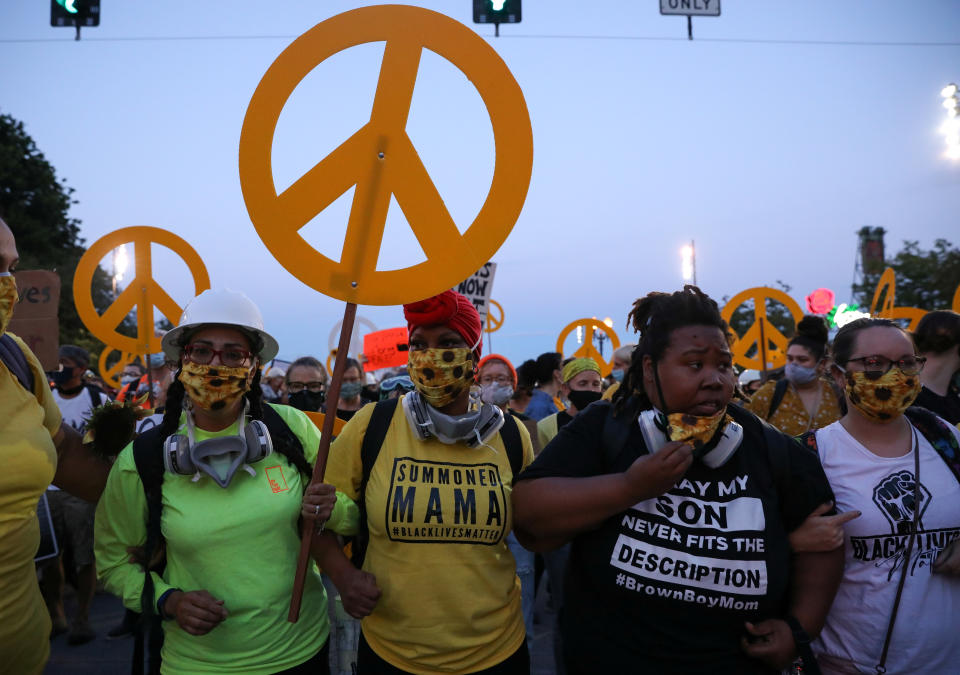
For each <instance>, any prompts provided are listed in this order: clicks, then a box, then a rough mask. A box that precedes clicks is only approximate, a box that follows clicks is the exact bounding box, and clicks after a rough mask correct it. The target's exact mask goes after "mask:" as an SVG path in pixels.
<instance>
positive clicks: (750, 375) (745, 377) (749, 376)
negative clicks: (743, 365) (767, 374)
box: [737, 368, 762, 386]
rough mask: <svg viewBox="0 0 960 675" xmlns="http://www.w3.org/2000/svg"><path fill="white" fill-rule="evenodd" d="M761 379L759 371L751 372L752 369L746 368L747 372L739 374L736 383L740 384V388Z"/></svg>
mask: <svg viewBox="0 0 960 675" xmlns="http://www.w3.org/2000/svg"><path fill="white" fill-rule="evenodd" d="M761 377H762V376H761V375H760V371H759V370H753V369H752V368H748V369H747V370H744V371H743V372H742V373H740V377H739V378H738V379H737V381H738V382H739V383H740V385H741V386H743V385H745V384H748V383H750V382H753V381H755V380H759V379H760V378H761Z"/></svg>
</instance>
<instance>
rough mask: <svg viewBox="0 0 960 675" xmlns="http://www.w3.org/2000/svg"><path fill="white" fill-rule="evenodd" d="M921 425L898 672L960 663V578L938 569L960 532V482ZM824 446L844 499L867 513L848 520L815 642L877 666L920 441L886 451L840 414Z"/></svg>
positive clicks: (846, 507)
mask: <svg viewBox="0 0 960 675" xmlns="http://www.w3.org/2000/svg"><path fill="white" fill-rule="evenodd" d="M948 426H950V425H948ZM951 430H952V431H953V432H954V434H955V435H957V436H958V437H960V434H957V432H956V429H953V427H951ZM915 433H916V438H917V440H918V442H919V450H920V508H921V512H920V521H919V525H918V530H919V533H920V535H919V537H917V539H916V540H915V541H914V545H913V553H912V554H911V557H910V562H909V567H908V570H907V578H906V581H905V583H904V587H903V596H902V597H901V599H900V609H899V610H898V614H897V621H896V624H895V626H894V630H893V636H892V638H891V641H890V650H889V653H888V655H887V663H886V667H887V672H888V673H890V674H891V675H893V674H895V673H931V674H933V673H937V674H940V673H950V672H957V668H960V665H958V664H960V639H958V638H957V628H956V623H957V619H958V618H960V578H958V577H955V576H946V575H941V574H933V573H932V570H931V565H932V564H933V561H934V560H935V559H936V557H937V555H938V554H939V553H940V551H941V550H943V549H944V548H945V547H946V546H947V545H948V544H949V543H950V542H951V541H952V540H954V539H956V538H958V537H960V483H958V482H957V479H956V478H955V477H954V475H953V474H952V473H951V472H950V469H949V468H948V467H947V465H946V463H945V462H944V461H943V460H942V459H941V458H940V456H939V455H938V454H937V452H936V451H935V450H934V449H933V447H932V446H931V445H930V443H929V442H927V440H926V438H924V437H923V435H922V434H921V433H920V432H919V431H916V432H915ZM817 447H818V448H819V452H820V461H821V462H822V463H823V470H824V472H825V473H826V474H827V479H828V480H829V481H830V486H831V487H832V488H833V491H834V493H835V495H836V504H837V509H838V510H839V511H841V512H845V511H860V512H861V513H862V514H863V515H861V516H860V517H859V518H855V519H853V520H852V521H850V522H848V523H847V524H846V525H844V530H845V545H846V561H845V565H844V572H843V582H842V583H841V584H840V590H839V591H838V592H837V596H836V598H835V599H834V601H833V606H832V607H831V609H830V613H829V615H828V616H827V621H826V624H825V625H824V628H823V631H822V632H821V633H820V637H819V638H818V639H817V640H816V641H815V642H814V644H813V648H814V651H816V652H817V653H825V654H828V655H831V656H834V657H836V658H838V659H842V660H845V661H852V662H853V663H854V664H855V665H856V666H857V667H858V668H859V669H860V670H861V671H862V672H867V673H872V672H874V670H875V667H876V665H877V662H878V661H879V660H880V653H881V651H883V640H884V638H885V637H886V632H887V626H888V625H889V623H890V614H891V611H892V610H893V602H894V599H895V597H896V593H897V584H898V583H899V581H900V574H901V570H902V564H903V562H904V557H905V555H906V547H907V537H906V536H905V535H901V534H898V533H899V532H900V531H902V530H903V528H904V527H909V526H910V524H911V523H912V521H913V506H914V505H913V502H914V498H913V491H914V483H915V480H914V456H913V450H911V451H910V452H909V453H908V454H906V455H904V456H903V457H893V458H888V457H878V456H877V455H875V454H873V453H872V452H870V451H869V450H867V449H866V448H865V447H864V446H863V445H861V444H860V442H859V441H857V440H856V439H855V438H853V436H851V435H850V434H849V433H848V432H847V430H846V429H844V428H843V426H841V424H840V423H839V422H834V423H833V424H831V425H830V426H828V427H824V428H823V429H820V430H819V431H818V432H817Z"/></svg>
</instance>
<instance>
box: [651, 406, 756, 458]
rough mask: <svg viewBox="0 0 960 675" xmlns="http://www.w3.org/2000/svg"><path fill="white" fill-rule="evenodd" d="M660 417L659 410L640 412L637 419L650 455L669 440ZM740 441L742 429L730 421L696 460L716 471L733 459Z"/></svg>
mask: <svg viewBox="0 0 960 675" xmlns="http://www.w3.org/2000/svg"><path fill="white" fill-rule="evenodd" d="M662 417H663V413H661V412H660V411H659V410H653V409H651V410H644V411H643V412H641V413H640V417H639V419H638V422H639V423H640V431H641V432H642V433H643V442H644V444H645V445H646V446H647V451H648V452H649V453H650V454H651V455H652V454H654V453H655V452H658V451H659V450H660V449H661V448H662V447H663V446H664V445H666V444H667V443H668V442H669V440H670V439H669V438H667V434H666V432H665V431H664V429H666V424H665V423H663V421H662V420H661V419H659V418H662ZM742 441H743V427H742V426H740V425H739V424H737V423H736V422H733V421H731V422H730V423H729V424H727V426H725V427H724V428H723V429H721V430H719V431H718V432H717V435H716V436H714V442H712V443H713V447H712V448H711V447H710V446H709V445H708V446H707V447H708V448H709V449H707V450H705V451H704V453H703V454H702V455H700V456H699V457H698V459H699V460H700V461H701V462H703V463H704V464H706V465H707V466H709V467H710V468H711V469H716V468H717V467H720V466H723V465H724V464H726V463H727V462H728V461H729V460H730V458H731V457H733V453H735V452H736V451H737V448H739V447H740V443H741V442H742Z"/></svg>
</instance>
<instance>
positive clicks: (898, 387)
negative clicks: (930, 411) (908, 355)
mask: <svg viewBox="0 0 960 675" xmlns="http://www.w3.org/2000/svg"><path fill="white" fill-rule="evenodd" d="M846 380H847V386H846V392H847V399H848V400H849V401H850V403H851V404H852V405H853V406H854V407H855V408H856V409H857V410H859V411H860V412H861V413H863V416H864V417H866V418H867V419H871V420H873V421H874V422H880V423H881V424H886V423H888V422H892V421H893V420H895V419H897V418H898V417H899V416H900V415H902V414H903V411H904V410H906V409H907V408H909V407H910V406H911V405H913V402H914V400H916V398H917V396H919V395H920V389H921V387H922V385H921V384H920V376H919V375H905V374H904V373H903V372H901V371H900V369H898V368H891V369H890V370H889V371H887V372H886V373H884V374H883V375H881V376H880V377H879V378H877V379H876V380H871V379H870V378H869V377H867V374H866V373H864V372H863V371H852V370H848V371H846Z"/></svg>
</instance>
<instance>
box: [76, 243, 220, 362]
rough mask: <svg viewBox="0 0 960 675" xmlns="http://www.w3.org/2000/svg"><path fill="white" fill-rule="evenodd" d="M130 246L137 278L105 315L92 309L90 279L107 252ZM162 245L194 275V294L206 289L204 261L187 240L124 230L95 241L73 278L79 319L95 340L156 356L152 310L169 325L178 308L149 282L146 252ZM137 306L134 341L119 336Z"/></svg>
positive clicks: (149, 258)
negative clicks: (158, 313)
mask: <svg viewBox="0 0 960 675" xmlns="http://www.w3.org/2000/svg"><path fill="white" fill-rule="evenodd" d="M129 243H132V244H133V247H134V260H135V267H134V270H135V276H134V278H133V281H131V282H130V283H129V284H128V285H127V287H126V288H125V289H123V291H122V292H121V293H120V295H119V296H117V298H116V299H115V300H114V301H113V304H111V305H110V307H109V308H107V311H105V312H104V313H103V314H100V313H99V312H97V309H96V307H94V305H93V294H92V292H91V285H92V283H93V274H94V272H95V271H96V270H97V267H98V266H99V264H100V261H101V260H102V259H103V257H104V256H105V255H107V254H108V253H110V251H112V250H114V249H115V248H117V247H119V246H121V245H123V244H129ZM152 244H160V245H161V246H165V247H166V248H168V249H170V250H171V251H173V252H174V253H176V254H178V255H179V256H180V257H181V258H183V260H184V262H185V263H186V264H187V268H188V269H189V270H190V272H191V274H193V283H194V288H195V293H194V295H199V294H200V293H201V292H203V291H205V290H207V289H208V288H210V277H209V276H208V275H207V268H206V267H205V266H204V264H203V260H201V259H200V256H199V255H198V254H197V252H196V251H195V250H194V249H193V247H192V246H190V244H188V243H187V242H186V241H184V240H183V239H181V238H180V237H178V236H177V235H175V234H173V233H172V232H168V231H167V230H161V229H160V228H158V227H143V226H137V227H125V228H123V229H121V230H116V231H115V232H111V233H110V234H108V235H105V236H103V237H101V238H100V239H98V240H97V241H95V242H94V243H93V245H92V246H90V248H88V249H87V252H86V253H84V254H83V257H81V258H80V262H78V263H77V271H76V273H74V275H73V301H74V303H75V304H76V306H77V314H79V315H80V319H81V320H82V321H83V323H84V325H85V326H86V327H87V330H89V331H90V332H91V333H93V335H94V336H95V337H97V338H98V339H100V340H101V341H103V343H104V344H106V345H108V346H110V347H113V348H114V349H117V350H119V351H121V352H126V353H129V354H152V353H156V352H159V351H160V338H158V337H156V336H155V335H154V311H153V310H154V308H157V309H158V310H160V312H161V313H162V314H163V315H164V316H165V317H167V318H168V319H169V320H170V321H174V322H175V321H177V320H178V319H179V318H180V314H181V313H182V308H181V307H180V305H178V304H177V302H176V301H175V300H174V299H173V298H171V297H170V295H169V294H168V293H167V292H166V291H165V290H163V288H162V287H161V286H160V284H158V283H157V282H156V281H154V279H153V276H152V274H153V258H152V256H151V252H150V247H151V245H152ZM134 306H136V307H137V337H136V338H132V337H129V336H127V335H123V334H121V333H118V332H117V326H118V325H120V323H121V322H122V321H123V319H124V317H126V316H127V314H128V313H129V312H130V310H132V309H133V307H134Z"/></svg>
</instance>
